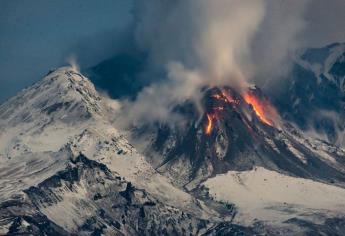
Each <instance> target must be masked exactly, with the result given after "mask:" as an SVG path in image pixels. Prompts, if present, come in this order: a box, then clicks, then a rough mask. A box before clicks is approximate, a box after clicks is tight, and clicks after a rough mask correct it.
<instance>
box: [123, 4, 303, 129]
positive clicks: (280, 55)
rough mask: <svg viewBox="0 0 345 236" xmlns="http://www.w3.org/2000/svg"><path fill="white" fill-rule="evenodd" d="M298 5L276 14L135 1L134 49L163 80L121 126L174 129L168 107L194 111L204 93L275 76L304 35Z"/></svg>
mask: <svg viewBox="0 0 345 236" xmlns="http://www.w3.org/2000/svg"><path fill="white" fill-rule="evenodd" d="M301 2H303V0H302V1H299V2H298V1H294V0H293V1H292V2H291V3H292V4H293V6H294V7H292V6H291V7H289V11H288V12H285V14H280V13H279V11H283V12H284V9H283V8H281V7H279V6H280V5H279V4H283V3H284V1H282V0H254V1H253V0H212V1H211V0H176V1H170V0H145V1H138V2H137V4H136V5H135V9H134V13H135V18H136V22H137V24H136V28H135V36H136V41H137V44H138V47H139V48H140V49H142V50H143V51H145V52H147V53H148V54H149V60H150V63H151V64H150V65H151V69H152V70H156V71H161V70H163V71H165V72H166V74H167V78H166V79H164V80H159V81H160V82H157V83H154V84H153V85H151V86H150V87H147V88H145V89H143V91H142V92H141V93H140V94H139V96H138V98H137V99H136V101H135V102H134V103H133V102H129V101H126V102H125V105H124V107H125V113H124V114H126V119H127V120H128V121H130V122H134V123H136V122H150V121H152V122H154V121H164V122H167V121H174V122H175V121H176V120H177V119H178V117H177V116H176V114H174V113H173V112H172V109H173V108H174V106H176V105H177V104H179V103H181V102H183V101H185V100H187V99H190V100H192V101H193V100H194V101H195V102H196V103H197V102H198V101H199V100H200V97H201V94H200V91H201V88H202V87H204V86H218V85H229V86H232V87H235V88H239V89H241V88H243V87H246V86H247V84H248V82H249V81H253V80H254V79H255V77H256V75H259V77H264V76H263V75H264V74H266V73H267V71H273V70H274V71H276V70H277V67H278V66H280V65H281V63H282V62H284V61H285V58H286V56H287V54H288V52H289V50H290V49H291V48H292V49H293V48H294V46H295V44H294V41H295V36H296V34H297V33H298V32H299V31H300V30H301V28H302V25H303V24H302V23H301V21H302V20H301V17H300V15H301V14H302V10H300V9H302V8H303V6H304V4H305V1H304V3H301ZM289 3H290V2H289ZM295 8H296V9H298V11H294V13H292V15H290V13H291V12H290V10H294V9H295ZM283 12H282V13H283ZM284 30H287V31H286V32H285V31H284ZM255 41H258V42H259V43H258V44H255ZM266 50H267V51H266ZM259 54H262V55H263V56H264V57H265V58H260V55H259ZM268 57H269V58H268ZM270 64H271V66H270Z"/></svg>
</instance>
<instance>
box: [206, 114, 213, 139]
mask: <svg viewBox="0 0 345 236" xmlns="http://www.w3.org/2000/svg"><path fill="white" fill-rule="evenodd" d="M207 121H208V122H207V126H206V129H205V133H206V134H207V135H209V134H211V131H212V127H213V120H212V116H211V115H210V114H207Z"/></svg>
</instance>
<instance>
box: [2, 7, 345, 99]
mask: <svg viewBox="0 0 345 236" xmlns="http://www.w3.org/2000/svg"><path fill="white" fill-rule="evenodd" d="M163 2H164V1H163ZM220 2H221V1H220ZM258 2H260V1H258ZM266 2H269V1H266ZM272 2H276V3H275V6H274V8H275V9H269V11H271V14H272V18H274V17H277V14H279V15H281V16H283V15H284V14H287V15H289V14H298V17H299V21H300V22H294V23H292V24H295V23H297V24H302V25H299V26H298V27H300V28H298V31H297V32H296V33H298V34H297V35H295V36H296V37H297V38H295V39H294V42H298V46H303V45H308V46H323V45H326V44H328V43H333V42H336V41H345V30H339V27H340V28H341V27H343V26H342V24H341V23H340V22H345V14H344V12H343V9H344V4H345V2H344V1H342V0H332V1H323V0H303V1H294V0H291V1H287V0H279V1H272ZM137 4H139V5H140V4H142V2H141V1H138V2H136V1H131V0H118V1H112V0H105V1H101V2H96V1H92V0H87V1H77V0H71V1H44V0H33V1H18V0H2V1H0V35H1V37H0V71H2V75H1V78H0V83H1V88H2V92H1V94H0V101H3V100H4V99H6V98H8V97H10V96H13V95H14V94H15V93H16V92H18V91H19V90H20V89H22V88H24V87H26V86H28V85H30V84H32V83H33V82H35V81H38V80H39V79H41V77H42V76H43V75H44V74H45V72H47V71H48V70H49V69H50V68H55V67H58V66H61V65H64V64H66V63H67V62H68V60H69V59H70V58H73V57H75V58H76V60H77V61H78V63H79V64H81V66H82V67H88V66H91V65H95V64H97V63H98V62H100V61H102V60H104V59H107V58H109V57H111V56H113V55H114V54H116V52H118V51H119V50H120V49H123V48H124V47H126V46H129V47H131V46H133V45H128V37H130V35H131V32H132V31H133V24H132V23H133V9H132V8H133V6H134V5H137ZM306 5H307V6H308V7H306ZM156 7H157V6H156ZM256 7H258V6H256ZM158 10H159V11H163V9H158ZM256 10H259V9H256ZM192 11H194V13H193V15H195V17H197V15H198V13H199V12H198V10H197V9H195V10H192ZM155 14H157V19H153V20H155V21H160V18H159V17H161V18H164V14H163V12H156V13H155ZM283 18H284V17H283ZM293 20H295V19H293ZM157 23H158V22H157ZM257 23H259V22H257ZM281 23H284V22H281ZM269 24H271V25H269V28H270V29H269V33H270V32H271V33H272V34H274V35H275V36H276V37H278V38H279V37H281V36H279V35H277V33H276V32H275V31H274V27H275V25H280V24H279V19H275V20H274V21H272V22H271V23H269ZM290 26H292V25H290ZM290 26H289V25H288V26H287V27H288V28H286V30H285V32H282V31H281V32H279V33H278V34H280V33H282V34H283V35H284V34H285V35H286V33H289V30H294V31H296V29H293V28H290ZM181 27H183V23H181ZM253 27H255V26H253ZM295 36H294V37H295ZM144 37H145V36H144ZM150 37H154V36H152V35H151V36H150ZM287 42H289V41H287ZM272 49H273V48H272ZM263 53H265V52H263Z"/></svg>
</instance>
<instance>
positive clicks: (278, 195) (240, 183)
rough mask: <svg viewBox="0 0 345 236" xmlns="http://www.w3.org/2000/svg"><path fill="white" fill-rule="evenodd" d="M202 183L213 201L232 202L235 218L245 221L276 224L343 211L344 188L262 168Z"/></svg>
mask: <svg viewBox="0 0 345 236" xmlns="http://www.w3.org/2000/svg"><path fill="white" fill-rule="evenodd" d="M204 186H205V187H206V188H207V189H208V190H209V193H210V195H211V196H212V197H213V198H214V199H215V200H217V201H222V202H228V203H234V204H235V205H236V206H237V207H238V210H239V212H238V215H237V216H236V221H240V222H247V223H248V224H250V223H253V221H255V220H256V219H259V220H263V221H267V222H271V223H279V222H284V221H285V220H288V219H290V218H291V217H297V216H300V217H303V218H311V217H312V218H315V217H317V215H318V214H321V213H330V212H332V214H333V215H337V214H339V215H343V214H344V212H345V189H343V188H340V187H336V186H333V185H328V184H324V183H320V182H316V181H312V180H308V179H303V178H295V177H291V176H287V175H283V174H280V173H278V172H275V171H270V170H267V169H264V168H262V167H256V168H255V169H253V170H251V171H243V172H239V171H229V172H228V173H226V174H223V175H217V176H215V177H213V178H210V179H208V180H207V181H206V182H204ZM316 212H318V214H315V215H313V214H311V213H316ZM309 214H310V215H309Z"/></svg>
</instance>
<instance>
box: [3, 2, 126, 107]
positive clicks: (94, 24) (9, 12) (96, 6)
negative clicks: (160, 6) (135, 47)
mask: <svg viewBox="0 0 345 236" xmlns="http://www.w3.org/2000/svg"><path fill="white" fill-rule="evenodd" d="M131 4H132V1H131V0H115V1H114V0H101V1H94V0H81V1H80V0H79V1H77V0H62V1H47V0H30V1H21V0H0V102H2V101H4V100H5V99H7V98H9V97H10V96H13V95H15V94H16V93H17V92H18V90H20V89H22V88H24V87H26V86H29V85H31V84H32V83H33V82H35V81H38V80H40V79H41V78H42V77H43V76H44V75H45V74H46V73H47V72H48V71H49V70H50V69H52V68H55V67H59V66H61V65H64V64H66V62H67V61H68V60H69V59H70V58H71V57H76V60H77V61H78V63H81V64H82V66H89V65H93V64H96V63H98V62H99V61H100V60H103V59H105V58H107V57H110V56H111V55H112V54H113V53H114V52H116V50H117V48H118V47H119V46H120V45H119V43H117V41H118V40H119V37H123V35H124V34H125V32H124V31H126V30H127V29H128V28H129V24H130V21H131V14H130V9H131Z"/></svg>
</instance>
